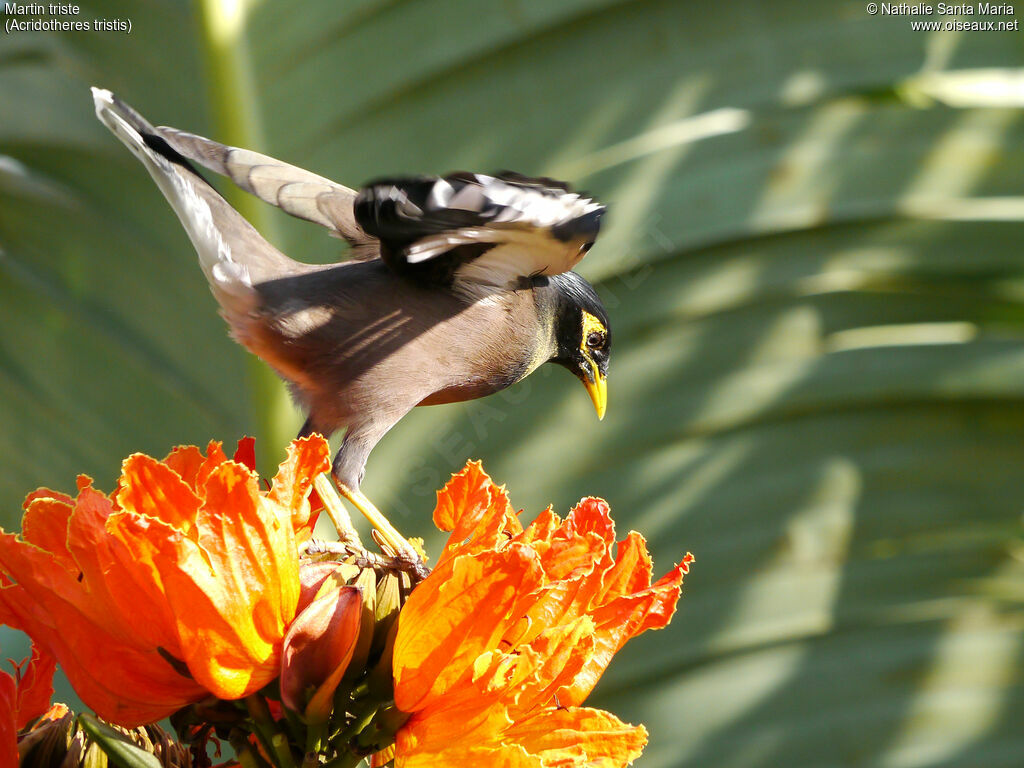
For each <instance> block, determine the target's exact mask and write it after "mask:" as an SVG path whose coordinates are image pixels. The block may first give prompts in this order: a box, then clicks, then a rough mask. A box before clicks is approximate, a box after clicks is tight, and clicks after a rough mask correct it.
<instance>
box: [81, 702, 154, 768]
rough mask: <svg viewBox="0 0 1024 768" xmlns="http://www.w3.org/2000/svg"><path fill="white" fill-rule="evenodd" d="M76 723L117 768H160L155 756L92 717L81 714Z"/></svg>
mask: <svg viewBox="0 0 1024 768" xmlns="http://www.w3.org/2000/svg"><path fill="white" fill-rule="evenodd" d="M78 723H79V725H81V726H82V729H83V730H84V731H85V732H86V733H88V734H89V738H90V739H92V740H93V742H94V743H95V744H97V745H98V746H100V747H102V749H103V751H104V752H105V753H106V755H107V757H109V758H110V760H111V762H113V763H114V765H116V766H118V768H161V766H160V761H159V760H158V759H157V757H156V755H154V754H152V753H150V752H146V751H145V750H144V749H142V748H141V747H138V746H136V745H135V744H133V743H132V742H131V741H130V740H129V739H128V737H127V736H125V735H124V734H122V733H119V732H117V731H115V730H114V729H113V728H111V727H110V726H109V725H107V724H106V723H104V722H101V721H100V720H98V719H97V718H95V717H93V716H92V715H89V714H86V713H84V712H83V713H82V714H80V715H79V716H78Z"/></svg>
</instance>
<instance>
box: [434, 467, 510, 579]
mask: <svg viewBox="0 0 1024 768" xmlns="http://www.w3.org/2000/svg"><path fill="white" fill-rule="evenodd" d="M434 524H435V525H436V526H437V527H438V528H440V529H441V530H442V531H451V532H452V535H451V536H449V537H448V544H447V545H446V546H445V548H444V551H443V552H442V553H441V557H440V558H439V559H438V565H440V564H441V563H443V562H444V561H445V560H446V559H447V558H448V557H452V556H454V555H456V554H459V553H472V552H481V551H483V550H484V549H487V548H489V547H493V546H494V544H495V543H496V542H497V541H498V539H499V537H504V538H506V539H507V538H509V537H511V536H514V535H516V534H519V533H520V532H522V529H523V528H522V526H521V525H520V524H519V519H518V518H517V517H516V516H515V513H514V511H513V510H512V506H511V505H510V504H509V501H508V495H507V494H506V493H505V489H504V488H499V487H498V486H496V485H495V484H494V482H493V481H492V480H491V478H490V477H488V476H487V473H486V472H484V470H483V467H482V466H481V464H480V462H478V461H471V462H469V463H467V464H466V466H465V468H464V469H463V470H462V471H461V472H459V473H458V474H455V475H452V478H451V480H449V481H448V483H447V484H446V485H445V487H444V488H442V489H441V490H440V491H438V492H437V506H436V507H435V508H434ZM506 532H507V535H506Z"/></svg>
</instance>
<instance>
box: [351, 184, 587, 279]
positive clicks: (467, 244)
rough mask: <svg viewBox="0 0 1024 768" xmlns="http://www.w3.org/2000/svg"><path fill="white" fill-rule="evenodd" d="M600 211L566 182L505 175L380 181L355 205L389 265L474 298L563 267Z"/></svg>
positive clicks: (579, 251)
mask: <svg viewBox="0 0 1024 768" xmlns="http://www.w3.org/2000/svg"><path fill="white" fill-rule="evenodd" d="M604 211H605V208H604V206H603V205H601V204H600V203H597V202H595V201H594V200H591V199H590V198H588V197H585V196H582V195H580V194H577V193H574V192H572V191H571V190H570V189H569V187H568V186H567V185H566V184H563V183H561V182H557V181H553V180H551V179H532V178H527V177H525V176H519V175H517V174H511V173H503V174H499V175H497V176H485V175H483V174H471V173H455V174H451V175H449V176H445V177H442V178H438V177H433V176H431V177H416V178H397V179H384V180H381V181H378V182H376V183H373V184H370V185H368V186H366V187H364V188H363V189H362V190H361V191H360V193H359V196H358V197H357V198H356V202H355V217H356V221H357V222H358V223H359V224H360V226H361V227H362V228H363V230H364V231H366V232H367V233H368V234H370V235H372V236H374V237H376V238H378V239H379V240H380V242H381V251H382V253H383V256H384V259H385V261H386V262H388V265H389V266H391V267H392V268H393V269H396V270H398V271H403V272H407V273H409V274H412V275H413V276H419V277H420V278H421V279H425V280H428V281H434V282H447V283H449V284H452V285H453V286H454V287H455V288H457V289H462V290H463V291H468V292H469V293H471V294H476V295H479V294H480V293H481V292H482V293H486V292H487V291H488V290H492V289H503V288H507V287H510V286H513V285H515V284H517V283H518V282H519V281H520V280H521V279H522V278H524V277H532V276H537V275H555V274H559V273H561V272H567V271H569V270H570V269H572V268H573V267H574V266H576V264H577V263H578V262H579V261H580V259H582V258H583V256H584V254H586V252H587V251H588V250H589V249H590V246H591V245H593V243H594V239H595V238H596V237H597V233H598V230H599V228H600V222H601V216H602V215H603V214H604Z"/></svg>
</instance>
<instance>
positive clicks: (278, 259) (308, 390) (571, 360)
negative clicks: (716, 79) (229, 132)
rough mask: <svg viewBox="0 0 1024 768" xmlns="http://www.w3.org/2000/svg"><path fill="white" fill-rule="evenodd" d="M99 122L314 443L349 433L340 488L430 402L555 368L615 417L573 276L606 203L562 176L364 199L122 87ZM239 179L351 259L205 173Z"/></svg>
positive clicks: (353, 481)
mask: <svg viewBox="0 0 1024 768" xmlns="http://www.w3.org/2000/svg"><path fill="white" fill-rule="evenodd" d="M93 99H94V101H95V104H96V115H97V116H98V117H99V119H100V120H101V121H102V122H103V124H104V125H106V126H107V127H108V128H109V129H110V130H111V131H112V132H113V133H114V135H115V136H117V138H119V139H120V140H121V141H122V142H123V143H124V144H125V146H127V147H128V149H130V150H131V151H132V153H133V154H134V155H135V156H136V157H137V158H138V159H139V160H141V161H142V164H143V165H145V166H146V169H147V170H148V171H149V173H150V175H151V176H152V177H153V179H154V180H155V181H156V183H157V186H159V187H160V190H161V191H162V192H163V193H164V196H165V197H166V198H167V200H168V201H169V202H170V204H171V206H172V207H173V208H174V211H175V212H176V213H177V214H178V218H179V219H181V223H182V224H183V225H184V227H185V230H186V232H187V233H188V236H189V237H190V238H191V240H192V243H193V245H194V246H195V248H196V251H197V252H198V254H199V264H200V266H201V267H202V269H203V272H204V273H205V274H206V278H207V280H208V281H209V283H210V288H211V289H212V291H213V294H214V296H215V297H216V298H217V301H218V302H219V304H220V309H221V314H222V315H223V316H224V318H225V319H226V320H227V322H228V324H229V325H230V326H231V334H232V336H233V337H234V338H235V339H236V340H237V341H238V342H239V343H241V344H243V345H244V346H245V347H246V348H247V349H249V351H251V352H253V353H254V354H256V355H258V356H259V357H261V358H263V360H265V361H266V362H267V363H268V364H269V365H270V366H271V367H273V369H274V370H275V371H277V373H278V374H280V376H281V377H282V378H284V379H285V380H286V381H287V382H288V384H289V385H290V388H291V392H292V395H293V397H294V398H295V400H296V401H297V402H298V403H299V404H300V405H301V406H303V407H304V408H305V409H306V410H307V411H308V414H309V415H308V418H307V420H306V423H305V425H304V426H303V427H302V431H301V434H302V435H308V434H311V433H313V432H320V433H322V434H324V435H328V436H329V435H331V434H332V433H334V432H336V431H337V430H339V429H342V428H343V427H344V428H346V432H345V437H344V442H343V443H342V446H341V449H340V450H339V451H338V454H337V456H336V457H335V459H334V464H333V474H334V478H335V481H336V482H337V484H338V486H339V489H340V491H341V492H342V494H343V495H345V496H346V497H347V498H349V500H350V501H352V502H353V503H354V504H355V505H356V506H357V507H359V508H360V510H361V511H363V512H364V513H367V514H368V515H371V516H374V515H372V514H371V512H370V510H372V511H374V512H375V511H376V510H375V508H374V507H373V505H372V504H371V503H370V502H369V500H368V499H367V498H366V497H365V496H364V495H363V494H362V493H361V492H360V491H359V484H360V481H361V480H362V478H363V472H364V468H365V465H366V460H367V457H368V456H369V454H370V451H371V450H373V447H374V446H375V445H376V444H377V442H378V441H379V440H380V439H381V438H382V437H383V436H384V434H385V433H386V432H387V431H388V430H389V429H391V427H393V426H394V425H395V424H396V423H397V422H398V421H399V419H401V418H402V417H403V416H404V415H405V414H406V413H408V412H409V411H410V410H411V409H412V408H413V407H415V406H417V405H434V404H437V403H451V402H457V401H461V400H471V399H474V398H477V397H483V396H484V395H489V394H491V393H493V392H497V391H499V390H501V389H504V388H505V387H507V386H509V385H511V384H514V383H515V382H517V381H519V380H521V379H522V378H523V377H525V376H526V375H527V374H529V373H530V372H531V371H533V370H534V369H535V368H537V367H538V366H539V365H541V364H542V363H545V362H553V363H558V364H559V365H562V366H564V367H566V368H568V369H569V370H570V371H572V372H573V373H574V374H576V376H577V377H579V379H580V380H581V381H582V382H583V385H584V386H585V387H586V388H587V391H588V392H589V393H590V397H591V399H592V400H593V402H594V407H595V408H596V409H597V415H598V417H599V418H602V417H603V416H604V411H605V403H606V397H607V389H606V384H605V377H606V375H607V372H608V356H609V350H610V345H611V333H610V329H609V326H608V314H607V312H606V311H605V309H604V306H603V305H602V304H601V300H600V299H599V298H598V296H597V294H596V293H595V291H594V289H593V287H591V285H590V284H589V283H588V282H587V281H586V280H584V279H583V278H582V277H580V276H579V275H577V274H576V273H574V272H571V271H570V270H571V269H572V268H573V267H574V266H575V265H576V264H577V262H579V260H580V259H581V258H583V256H584V254H585V253H586V252H587V251H588V250H589V249H590V247H591V245H593V243H594V239H595V238H596V237H597V233H598V228H599V226H600V222H601V216H602V214H603V213H604V210H605V209H604V207H603V206H602V205H600V204H599V203H597V202H595V201H593V200H591V199H588V198H586V197H581V196H580V195H578V194H574V193H573V192H571V191H570V189H569V187H568V186H567V185H565V184H562V183H560V182H556V181H553V180H551V179H532V178H527V177H524V176H518V175H515V174H508V173H503V174H499V175H496V176H485V175H481V174H472V173H454V174H452V175H450V176H445V177H442V178H438V177H425V176H420V177H413V178H391V179H383V180H380V181H377V182H375V183H372V184H370V185H368V186H366V187H364V188H363V189H362V190H361V191H360V192H359V193H358V194H357V193H356V192H355V191H354V190H351V189H349V188H348V187H343V186H341V185H340V184H335V183H334V182H333V181H329V180H327V179H325V178H323V177H322V176H317V175H316V174H313V173H310V172H309V171H304V170H302V169H301V168H296V167H295V166H292V165H288V164H287V163H282V162H280V161H278V160H275V159H273V158H271V157H267V156H266V155H261V154H258V153H256V152H251V151H249V150H246V149H237V148H234V147H228V146H225V145H223V144H218V143H217V142H215V141H210V140H209V139H204V138H202V137H200V136H195V135H193V134H190V133H185V132H183V131H178V130H175V129H173V128H163V127H161V128H154V127H153V126H152V125H150V124H149V122H147V121H146V120H145V119H144V118H143V117H142V116H141V115H139V114H138V113H137V112H135V110H133V109H132V108H131V107H129V106H128V105H127V104H125V103H124V102H122V101H120V100H119V99H118V98H117V97H116V96H114V95H113V94H112V93H110V91H106V90H100V89H98V88H93ZM190 161H191V162H195V163H198V164H199V165H201V166H204V167H205V168H208V169H210V170H213V171H216V172H217V173H221V174H224V175H226V176H228V177H229V178H230V179H231V180H232V181H234V182H235V183H236V184H237V185H238V186H240V187H241V188H242V189H244V190H246V191H248V192H251V193H252V194H254V195H256V196H257V197H259V198H261V199H263V200H265V201H267V202H268V203H271V204H273V205H276V206H278V207H280V208H282V209H283V210H284V211H286V212H287V213H289V214H291V215H293V216H297V217H299V218H302V219H306V220H308V221H312V222H314V223H316V224H319V225H321V226H322V227H325V228H326V229H327V230H328V232H329V233H330V234H331V235H334V236H337V237H341V238H344V239H345V240H347V241H348V242H349V244H350V245H351V246H352V260H350V261H346V262H342V263H338V264H330V265H312V264H301V263H299V262H296V261H293V260H292V259H290V258H288V257H287V256H285V255H284V254H283V253H281V252H280V251H278V250H277V249H276V248H275V247H274V246H272V245H271V244H270V243H268V242H267V241H266V240H264V239H263V238H262V237H261V236H260V234H259V233H258V232H257V231H256V230H255V229H254V228H253V227H252V225H251V224H249V222H248V221H246V220H245V219H244V218H243V217H242V216H241V214H239V213H238V212H237V211H236V210H235V209H233V208H232V207H231V206H230V205H229V204H228V203H227V201H225V200H224V198H223V197H221V196H220V194H219V193H218V192H217V191H216V190H215V189H214V188H213V187H212V186H210V185H209V184H208V183H207V182H206V181H205V180H204V179H203V178H202V176H200V175H199V174H198V173H197V172H196V170H195V168H194V167H193V165H192V164H191V162H190Z"/></svg>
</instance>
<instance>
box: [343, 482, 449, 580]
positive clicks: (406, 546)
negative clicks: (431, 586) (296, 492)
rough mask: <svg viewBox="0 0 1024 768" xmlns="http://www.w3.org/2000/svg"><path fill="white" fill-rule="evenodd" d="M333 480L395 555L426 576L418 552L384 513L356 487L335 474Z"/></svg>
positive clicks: (425, 569)
mask: <svg viewBox="0 0 1024 768" xmlns="http://www.w3.org/2000/svg"><path fill="white" fill-rule="evenodd" d="M334 481H335V483H336V484H337V486H338V491H339V492H340V493H341V495H342V496H344V497H345V498H346V499H348V500H349V502H351V504H352V506H354V507H355V508H356V509H358V510H359V511H360V512H362V513H363V517H365V518H366V519H367V520H369V521H370V525H372V526H373V528H374V530H376V531H377V533H379V534H380V537H381V538H382V539H383V540H384V542H385V543H386V544H387V545H388V547H390V548H391V550H392V552H393V553H394V555H395V557H396V558H397V559H399V560H401V561H403V562H405V563H408V565H409V567H410V569H411V570H412V571H413V572H414V573H415V574H416V575H417V576H419V577H420V578H424V577H426V575H427V573H429V571H427V568H426V566H425V565H424V564H423V559H422V558H421V557H420V555H419V553H418V552H417V551H416V550H415V549H414V548H413V546H412V544H410V543H409V542H408V541H407V540H406V538H405V537H404V536H402V534H401V533H399V532H398V529H396V528H395V526H393V525H392V524H391V521H390V520H388V519H387V518H386V517H384V514H383V513H382V512H381V511H380V510H379V509H377V507H376V506H375V505H374V503H373V502H372V501H370V500H369V499H368V498H366V494H365V493H363V492H362V491H360V490H359V489H358V488H355V489H353V488H350V487H349V486H348V485H346V484H345V483H343V482H341V481H340V480H338V478H337V476H335V478H334Z"/></svg>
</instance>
